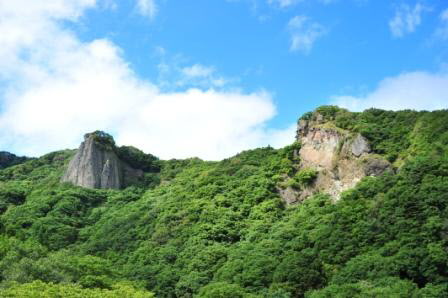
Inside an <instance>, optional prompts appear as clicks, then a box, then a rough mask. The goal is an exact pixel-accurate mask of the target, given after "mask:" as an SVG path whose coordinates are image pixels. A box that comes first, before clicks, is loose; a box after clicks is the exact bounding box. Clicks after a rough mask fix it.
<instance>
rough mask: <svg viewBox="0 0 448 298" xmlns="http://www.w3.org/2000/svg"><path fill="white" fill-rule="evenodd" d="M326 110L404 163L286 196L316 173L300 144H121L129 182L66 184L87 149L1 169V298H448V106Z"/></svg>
mask: <svg viewBox="0 0 448 298" xmlns="http://www.w3.org/2000/svg"><path fill="white" fill-rule="evenodd" d="M316 114H319V115H322V116H323V117H324V119H325V121H326V123H327V124H328V125H331V126H333V127H335V129H344V130H348V131H351V132H356V133H360V134H361V135H362V136H364V137H365V138H366V139H367V140H368V141H369V143H370V144H371V147H372V150H373V152H374V153H375V154H377V155H379V156H382V157H384V158H385V159H387V160H388V161H389V162H390V163H391V164H392V165H393V170H392V171H387V172H385V173H384V174H382V175H380V176H378V177H365V178H364V179H362V181H360V182H359V183H358V184H357V185H356V187H355V188H353V189H350V190H348V191H345V192H344V193H343V194H342V196H341V199H340V200H338V201H336V202H335V201H334V200H332V198H331V197H330V196H329V195H327V194H325V193H317V194H315V195H313V196H311V197H309V198H308V199H306V200H305V201H304V202H303V203H300V204H293V205H286V204H285V203H284V202H283V201H282V199H281V198H280V196H279V194H278V187H282V183H283V184H284V183H285V182H284V181H283V180H282V178H281V177H285V176H287V177H291V178H293V179H292V180H293V182H292V183H296V184H297V187H301V186H303V185H305V184H309V183H311V182H312V179H313V178H314V177H315V175H316V173H315V172H314V171H312V170H307V171H298V166H297V165H298V164H299V163H300V160H298V157H297V155H296V154H295V152H297V150H298V149H299V148H300V146H301V144H300V141H298V142H294V140H291V145H290V146H287V147H284V148H281V149H273V148H272V147H265V148H258V149H254V150H248V151H244V152H241V153H240V154H238V155H236V156H233V157H231V158H228V159H225V160H222V161H218V162H210V161H203V160H200V159H198V158H191V159H185V160H175V159H173V160H159V159H157V158H156V157H154V156H152V155H150V154H144V153H142V152H141V151H139V150H134V149H133V148H132V147H121V148H119V149H117V150H118V151H117V152H119V154H121V156H123V158H124V159H126V161H127V162H128V163H129V164H133V165H136V166H138V165H140V168H141V169H142V170H144V171H145V173H146V174H145V175H146V176H145V177H146V179H145V182H144V183H140V184H138V185H132V186H129V187H127V188H125V189H121V190H95V189H85V188H81V187H77V186H73V185H71V184H69V183H61V182H60V181H61V176H62V175H63V173H64V170H65V169H66V167H67V165H68V162H69V161H70V159H71V158H72V157H73V156H74V154H75V150H65V151H58V152H53V153H49V154H47V155H44V156H42V157H40V158H36V159H29V160H28V159H24V160H22V161H21V162H20V163H19V164H15V163H13V164H12V165H8V166H7V167H5V168H3V169H0V297H210V298H212V297H213V298H215V297H217V298H219V297H222V298H227V297H236V298H238V297H241V298H243V297H244V298H246V297H269V298H274V297H275V298H288V297H290V298H291V297H310V298H323V297H347V298H348V297H448V111H447V110H440V111H434V112H427V111H421V112H416V111H412V110H405V111H398V112H393V111H384V110H379V109H369V110H366V111H364V112H356V113H355V112H349V111H347V110H345V109H341V108H338V107H335V106H322V107H319V108H317V109H316V110H315V111H314V112H311V113H307V114H305V115H303V116H302V117H301V119H311V118H313V117H315V115H316ZM113 146H115V145H113Z"/></svg>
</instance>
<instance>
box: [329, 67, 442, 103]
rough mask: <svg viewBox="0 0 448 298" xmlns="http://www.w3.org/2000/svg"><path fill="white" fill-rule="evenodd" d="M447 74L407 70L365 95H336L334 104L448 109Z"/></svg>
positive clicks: (383, 81) (387, 79)
mask: <svg viewBox="0 0 448 298" xmlns="http://www.w3.org/2000/svg"><path fill="white" fill-rule="evenodd" d="M447 86H448V74H447V73H428V72H421V71H418V72H408V73H403V74H400V75H398V76H396V77H390V78H386V79H384V80H382V81H381V82H380V83H379V85H378V87H377V88H376V89H375V90H374V91H373V92H371V93H369V94H367V95H365V96H359V97H357V96H334V97H333V104H336V105H339V106H341V107H345V108H347V109H350V110H352V111H362V110H364V109H368V108H371V107H374V108H381V109H386V110H402V109H415V110H436V109H444V108H445V109H446V108H448V88H447Z"/></svg>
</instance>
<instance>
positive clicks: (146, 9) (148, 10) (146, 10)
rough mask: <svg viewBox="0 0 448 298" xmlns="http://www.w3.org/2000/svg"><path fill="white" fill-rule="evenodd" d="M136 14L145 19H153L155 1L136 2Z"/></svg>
mask: <svg viewBox="0 0 448 298" xmlns="http://www.w3.org/2000/svg"><path fill="white" fill-rule="evenodd" d="M137 9H138V12H139V13H140V14H141V15H142V16H145V17H148V18H150V19H153V18H154V17H155V16H156V14H157V10H158V9H157V5H156V1H155V0H137Z"/></svg>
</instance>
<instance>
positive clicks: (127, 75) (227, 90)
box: [0, 0, 448, 160]
mask: <svg viewBox="0 0 448 298" xmlns="http://www.w3.org/2000/svg"><path fill="white" fill-rule="evenodd" d="M328 104H335V105H339V106H341V107H345V108H348V109H350V110H352V111H362V110H364V109H367V108H371V107H375V108H382V109H388V110H401V109H416V110H435V109H444V108H448V2H447V1H446V0H412V1H398V0H397V1H395V0H390V1H379V0H375V1H374V0H194V1H185V0H177V1H176V0H41V1H35V0H14V1H11V0H0V151H1V150H4V151H10V152H13V153H16V154H19V155H28V156H40V155H42V154H45V153H48V152H51V151H55V150H60V149H65V148H76V147H77V146H78V145H79V143H80V142H81V141H82V140H83V135H84V134H85V133H87V132H91V131H94V130H104V131H106V132H108V133H110V134H112V135H113V136H114V138H115V140H116V142H117V143H118V144H119V145H133V146H135V147H138V148H140V149H141V150H143V151H144V152H147V153H152V154H155V155H157V156H159V157H160V158H163V159H168V158H187V157H200V158H202V159H206V160H219V159H222V158H226V157H230V156H232V155H234V154H236V153H238V152H240V151H242V150H247V149H251V148H256V147H262V146H267V145H271V146H273V147H282V146H285V145H288V144H291V143H292V142H293V141H294V135H295V129H296V122H297V119H298V118H299V117H300V116H301V115H302V114H303V113H305V112H307V111H311V110H313V109H315V108H316V107H318V106H320V105H328ZM447 120H448V119H447Z"/></svg>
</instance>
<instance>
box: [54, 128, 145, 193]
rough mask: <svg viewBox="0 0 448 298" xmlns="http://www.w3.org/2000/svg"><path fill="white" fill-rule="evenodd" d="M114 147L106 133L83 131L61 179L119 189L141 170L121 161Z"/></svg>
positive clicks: (102, 187) (82, 184)
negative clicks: (77, 146)
mask: <svg viewBox="0 0 448 298" xmlns="http://www.w3.org/2000/svg"><path fill="white" fill-rule="evenodd" d="M115 148H116V147H115V142H114V141H113V138H112V137H111V136H110V135H108V134H106V133H103V132H99V131H96V132H94V133H89V134H86V135H85V136H84V142H82V143H81V145H80V147H79V149H78V151H77V152H76V154H75V156H74V157H73V159H72V160H71V161H70V163H69V165H68V168H67V170H66V172H65V174H64V176H63V177H62V181H63V182H70V183H73V184H74V185H78V186H82V187H86V188H101V189H120V188H123V187H124V186H126V185H128V184H129V181H132V180H136V179H138V178H140V177H142V176H143V171H141V170H138V169H133V168H132V167H130V166H129V165H128V164H127V163H125V162H123V161H122V160H120V159H119V157H118V156H117V154H116V152H115Z"/></svg>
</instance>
